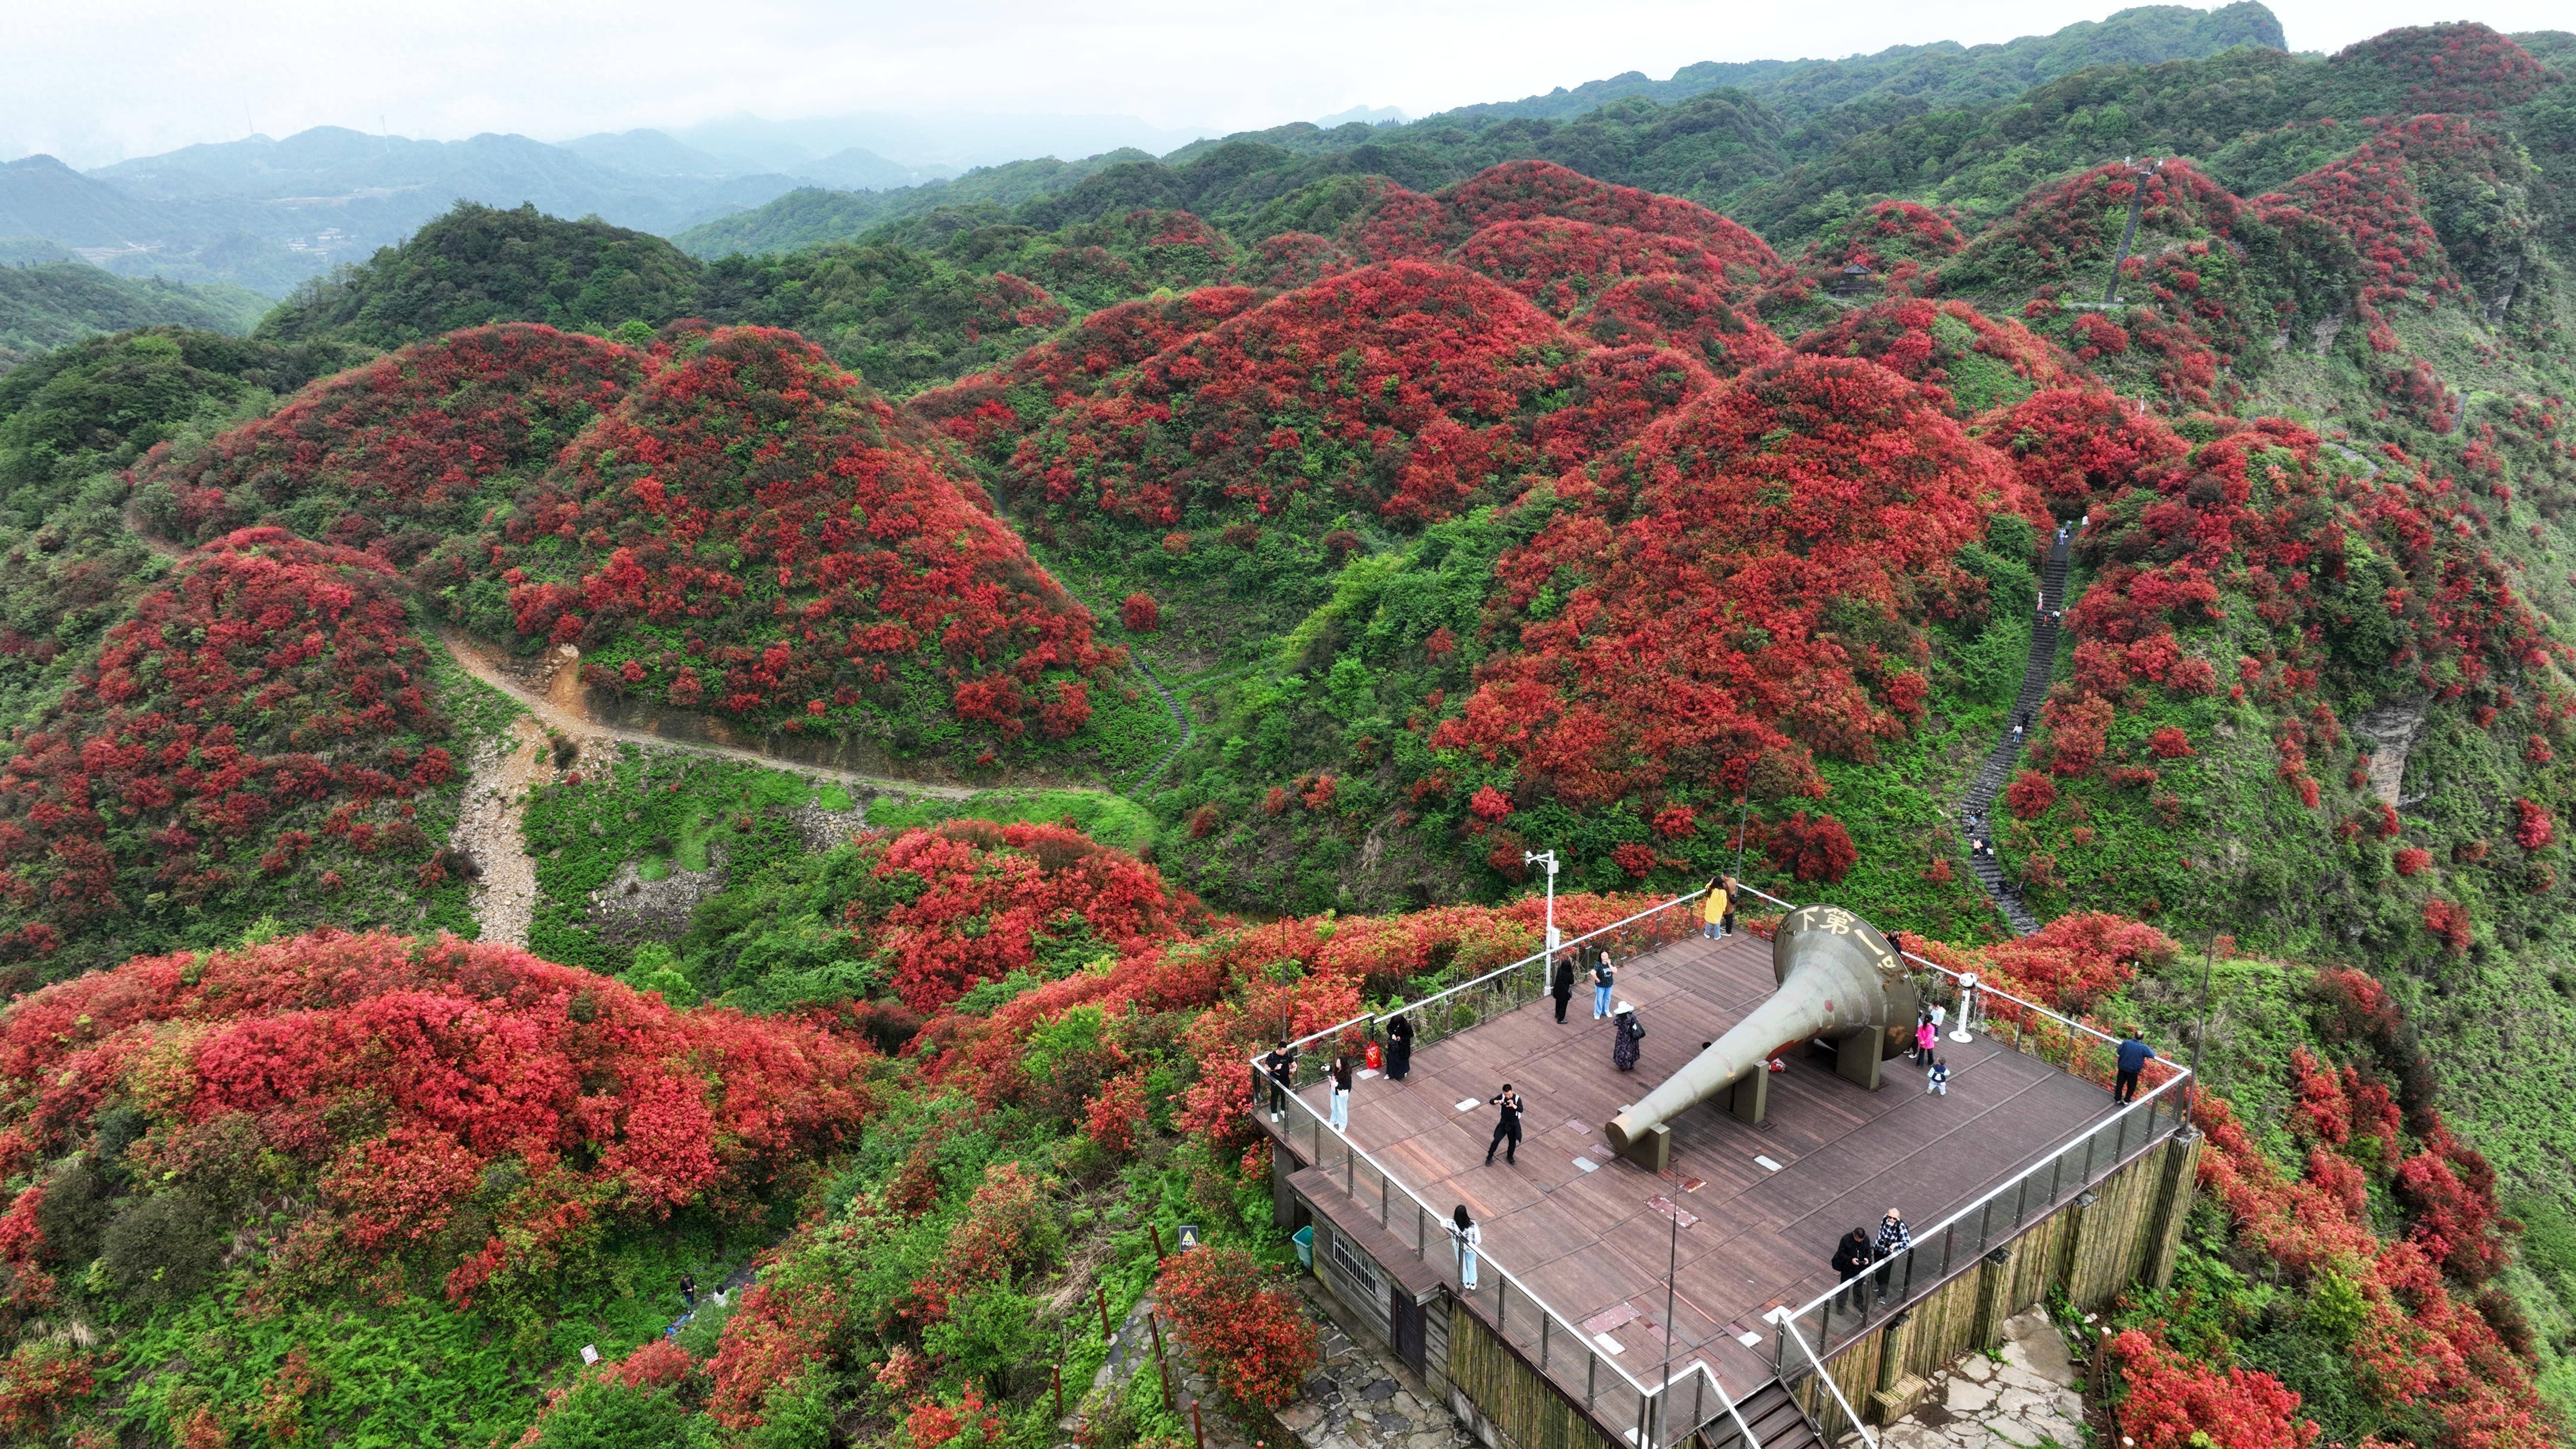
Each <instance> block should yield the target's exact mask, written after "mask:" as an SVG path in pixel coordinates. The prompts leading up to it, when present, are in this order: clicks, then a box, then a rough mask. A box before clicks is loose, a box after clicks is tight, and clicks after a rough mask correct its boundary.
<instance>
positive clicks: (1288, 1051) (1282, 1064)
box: [1261, 1036, 1297, 1122]
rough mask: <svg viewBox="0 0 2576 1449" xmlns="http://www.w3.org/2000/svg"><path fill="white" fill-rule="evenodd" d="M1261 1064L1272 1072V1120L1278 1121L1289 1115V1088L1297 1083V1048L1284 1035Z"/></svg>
mask: <svg viewBox="0 0 2576 1449" xmlns="http://www.w3.org/2000/svg"><path fill="white" fill-rule="evenodd" d="M1261 1064H1262V1066H1264V1067H1266V1068H1268V1069H1269V1072H1270V1120H1271V1121H1273V1122H1276V1121H1278V1120H1279V1119H1280V1118H1281V1117H1283V1116H1285V1115H1287V1112H1288V1089H1289V1088H1290V1087H1292V1086H1295V1085H1296V1078H1297V1049H1296V1048H1295V1047H1292V1046H1290V1045H1289V1044H1288V1038H1286V1037H1284V1036H1283V1037H1281V1038H1280V1039H1279V1046H1278V1048H1277V1049H1276V1050H1274V1051H1272V1052H1271V1053H1270V1055H1268V1056H1266V1057H1264V1058H1262V1060H1261Z"/></svg>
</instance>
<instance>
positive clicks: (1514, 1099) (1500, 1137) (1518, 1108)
mask: <svg viewBox="0 0 2576 1449" xmlns="http://www.w3.org/2000/svg"><path fill="white" fill-rule="evenodd" d="M1485 1100H1486V1102H1487V1103H1488V1104H1489V1105H1492V1106H1496V1107H1500V1108H1502V1109H1503V1113H1502V1117H1501V1118H1500V1119H1499V1120H1497V1121H1496V1122H1495V1123H1494V1140H1493V1141H1491V1142H1489V1143H1487V1144H1485V1165H1486V1166H1487V1167H1491V1166H1493V1165H1494V1149H1495V1148H1497V1147H1502V1146H1503V1144H1504V1143H1505V1142H1506V1141H1508V1142H1509V1143H1510V1144H1511V1145H1510V1146H1509V1147H1508V1148H1505V1149H1504V1151H1503V1161H1505V1162H1507V1163H1508V1162H1517V1161H1519V1160H1520V1155H1521V1113H1523V1112H1525V1111H1527V1110H1529V1103H1528V1102H1527V1101H1525V1100H1523V1099H1522V1097H1521V1094H1520V1093H1518V1092H1515V1091H1513V1090H1512V1084H1511V1083H1509V1082H1505V1083H1503V1089H1502V1090H1501V1091H1499V1092H1496V1093H1495V1094H1494V1095H1492V1096H1491V1097H1488V1098H1486V1099H1485Z"/></svg>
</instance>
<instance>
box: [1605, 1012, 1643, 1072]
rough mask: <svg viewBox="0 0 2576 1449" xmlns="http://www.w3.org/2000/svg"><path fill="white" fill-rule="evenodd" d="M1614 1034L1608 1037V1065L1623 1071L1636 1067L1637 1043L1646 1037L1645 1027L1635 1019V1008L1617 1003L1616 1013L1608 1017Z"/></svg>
mask: <svg viewBox="0 0 2576 1449" xmlns="http://www.w3.org/2000/svg"><path fill="white" fill-rule="evenodd" d="M1610 1025H1611V1028H1612V1031H1613V1032H1614V1035H1613V1036H1612V1037H1611V1039H1610V1065H1612V1066H1614V1067H1617V1068H1618V1069H1619V1070H1621V1071H1623V1072H1633V1071H1635V1070H1636V1069H1637V1052H1638V1046H1637V1043H1639V1042H1641V1041H1644V1040H1645V1039H1646V1028H1645V1027H1644V1026H1643V1025H1642V1024H1640V1023H1639V1022H1638V1020H1637V1008H1635V1007H1633V1006H1630V1005H1629V1004H1628V1003H1626V1002H1624V1001H1623V1002H1620V1003H1619V1010H1618V1012H1617V1014H1615V1015H1613V1016H1612V1017H1611V1018H1610Z"/></svg>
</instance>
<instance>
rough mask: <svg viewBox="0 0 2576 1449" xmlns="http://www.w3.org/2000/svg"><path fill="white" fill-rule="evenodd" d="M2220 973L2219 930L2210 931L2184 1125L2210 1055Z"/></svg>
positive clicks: (2184, 1101)
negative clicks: (2213, 991)
mask: <svg viewBox="0 0 2576 1449" xmlns="http://www.w3.org/2000/svg"><path fill="white" fill-rule="evenodd" d="M2217 975H2218V932H2217V931H2215V930H2212V931H2211V932H2210V933H2209V944H2208V945H2207V946H2205V947H2203V948H2202V950H2201V953H2200V1024H2199V1025H2198V1026H2196V1027H2193V1028H2192V1033H2191V1080H2190V1081H2188V1082H2185V1083H2183V1084H2182V1125H2184V1126H2186V1127H2188V1126H2190V1125H2191V1094H2192V1089H2194V1088H2196V1087H2198V1086H2199V1085H2200V1064H2201V1063H2202V1062H2203V1061H2205V1060H2207V1059H2208V1057H2209V1047H2208V1043H2209V999H2210V986H2211V983H2212V982H2214V981H2215V980H2216V979H2217Z"/></svg>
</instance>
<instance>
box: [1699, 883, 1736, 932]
mask: <svg viewBox="0 0 2576 1449" xmlns="http://www.w3.org/2000/svg"><path fill="white" fill-rule="evenodd" d="M1734 914H1735V877H1733V876H1731V875H1730V876H1720V877H1718V878H1717V879H1716V880H1713V881H1710V882H1709V883H1708V895H1707V896H1706V897H1704V898H1703V899H1702V900H1701V901H1700V905H1699V918H1700V921H1701V922H1702V924H1704V925H1705V926H1706V928H1707V934H1708V938H1709V939H1710V940H1712V941H1714V940H1716V939H1718V938H1719V937H1720V936H1723V935H1725V934H1726V932H1727V929H1728V927H1729V926H1730V925H1732V924H1733V923H1732V922H1731V921H1730V920H1729V919H1728V918H1729V917H1731V916H1733V915H1734Z"/></svg>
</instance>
